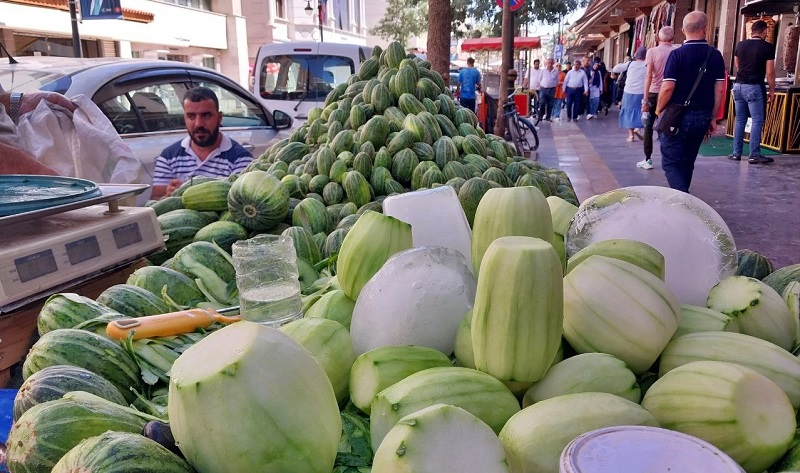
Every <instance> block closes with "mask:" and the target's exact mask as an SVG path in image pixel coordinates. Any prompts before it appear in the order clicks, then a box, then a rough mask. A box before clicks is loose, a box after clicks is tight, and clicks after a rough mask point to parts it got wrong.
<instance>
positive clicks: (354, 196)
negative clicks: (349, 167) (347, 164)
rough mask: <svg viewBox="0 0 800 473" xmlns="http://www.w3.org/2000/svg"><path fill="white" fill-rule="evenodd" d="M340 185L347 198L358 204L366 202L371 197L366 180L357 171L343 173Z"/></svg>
mask: <svg viewBox="0 0 800 473" xmlns="http://www.w3.org/2000/svg"><path fill="white" fill-rule="evenodd" d="M342 187H343V188H344V193H345V194H346V195H347V199H348V200H349V201H350V202H353V203H354V204H356V205H358V206H362V205H364V204H366V203H367V202H369V201H370V200H371V198H372V195H371V194H372V192H371V190H370V187H369V184H368V183H367V180H366V179H365V178H364V175H363V174H361V173H360V172H358V171H350V172H348V173H347V174H345V176H344V180H343V181H342Z"/></svg>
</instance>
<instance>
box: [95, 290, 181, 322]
mask: <svg viewBox="0 0 800 473" xmlns="http://www.w3.org/2000/svg"><path fill="white" fill-rule="evenodd" d="M97 303H98V304H102V305H104V306H106V307H109V308H110V309H112V310H114V311H116V312H119V313H120V314H123V315H125V316H128V317H144V316H146V315H158V314H166V313H167V312H170V308H169V306H168V305H167V303H166V302H164V300H163V299H161V293H160V292H159V294H158V295H156V294H153V293H152V292H150V291H148V290H147V289H143V288H141V287H139V286H134V285H133V284H115V285H113V286H111V287H109V288H107V289H106V290H105V291H103V292H101V293H100V295H98V296H97Z"/></svg>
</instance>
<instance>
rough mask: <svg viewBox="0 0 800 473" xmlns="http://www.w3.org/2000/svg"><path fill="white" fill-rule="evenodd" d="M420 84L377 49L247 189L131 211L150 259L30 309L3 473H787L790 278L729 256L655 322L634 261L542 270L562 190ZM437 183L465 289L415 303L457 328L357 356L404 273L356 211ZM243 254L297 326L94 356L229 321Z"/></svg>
mask: <svg viewBox="0 0 800 473" xmlns="http://www.w3.org/2000/svg"><path fill="white" fill-rule="evenodd" d="M370 61H372V62H370ZM427 67H428V65H427V64H426V63H425V62H424V61H420V60H418V59H413V58H407V57H405V55H404V54H403V51H402V48H400V47H399V45H397V44H393V45H391V46H389V47H388V48H387V50H386V51H379V50H378V51H376V54H375V56H374V57H373V58H372V59H370V60H369V61H367V63H366V64H365V65H364V66H363V67H362V70H361V71H360V72H359V76H354V78H352V79H351V81H350V82H351V83H350V84H344V85H342V86H340V88H339V89H337V90H336V91H334V92H333V93H332V94H331V96H330V97H329V99H328V105H327V106H326V108H325V109H324V110H316V111H314V112H312V113H311V114H310V116H311V119H310V120H309V122H308V123H307V124H305V125H303V126H302V127H300V128H299V129H297V130H296V131H294V132H293V134H292V136H291V137H290V138H289V139H287V140H285V141H283V142H281V143H278V144H277V145H275V146H274V147H273V148H271V149H270V150H269V151H268V152H267V153H265V155H264V156H261V157H259V158H258V159H257V160H255V161H254V162H253V164H252V165H251V166H250V168H248V170H247V172H244V173H242V174H241V175H239V176H231V177H230V179H196V180H192V181H191V182H188V183H186V184H185V185H184V186H182V187H181V188H180V189H179V190H178V191H177V192H176V193H175V194H174V195H173V196H170V197H168V198H166V199H162V200H160V201H158V202H154V203H152V204H151V205H152V207H153V208H154V209H155V210H156V213H157V214H158V221H159V224H160V226H161V228H162V230H163V232H164V233H165V234H166V235H168V236H169V239H168V241H167V249H166V250H165V251H163V252H162V253H159V254H157V255H153V256H152V257H151V258H150V259H151V260H152V262H153V263H154V264H152V265H149V266H145V267H142V268H139V269H137V270H136V271H135V272H134V273H133V274H132V275H131V276H130V278H129V279H128V280H127V281H126V283H125V284H118V285H115V286H112V287H109V288H107V289H106V290H105V291H104V292H103V293H102V294H100V296H99V297H97V299H96V300H93V299H90V298H87V297H84V296H80V295H77V294H68V293H61V294H55V295H53V296H51V297H50V298H49V299H48V300H47V301H46V303H45V305H44V308H43V309H42V311H41V313H40V314H39V319H38V330H39V335H40V338H39V339H38V341H37V342H36V343H35V344H34V345H33V347H32V348H31V350H30V352H29V354H28V355H27V357H26V359H25V362H24V364H23V367H22V374H23V377H24V378H25V380H24V383H23V385H22V387H21V388H20V390H19V392H18V395H17V397H16V399H15V403H14V420H15V423H14V425H13V427H12V430H11V433H10V435H9V439H8V442H7V447H8V450H7V462H8V466H9V467H10V469H11V471H13V472H14V473H47V472H54V473H62V472H63V473H67V472H73V471H87V472H89V471H91V472H93V473H101V472H102V473H117V472H119V473H123V472H124V473H136V472H139V471H141V472H154V473H160V472H193V471H197V472H200V473H205V472H209V473H216V472H228V471H243V472H244V471H248V472H249V471H265V472H280V473H292V472H298V473H300V472H302V473H317V472H319V473H329V472H331V473H369V472H372V473H386V472H397V471H413V472H424V471H436V472H448V471H453V472H459V473H463V472H468V473H469V472H476V473H478V472H480V473H494V472H498V473H506V472H511V473H518V472H546V473H556V472H557V471H558V465H559V456H560V455H561V452H562V451H563V449H564V447H565V446H566V445H567V444H568V443H569V442H571V441H572V440H573V439H575V438H576V437H578V436H580V435H582V434H584V433H586V432H589V431H593V430H594V429H598V428H603V427H609V426H619V425H637V426H646V427H662V428H666V429H670V430H673V431H676V432H681V433H684V434H688V435H693V436H696V437H698V438H701V439H703V440H706V441H707V442H709V443H711V444H713V445H714V446H716V447H717V448H719V449H720V450H722V451H723V452H724V453H725V454H727V455H728V456H730V457H731V458H732V459H733V460H735V461H736V462H737V463H739V464H740V465H741V466H742V468H743V469H744V470H745V471H746V472H747V473H760V472H762V471H765V470H767V469H768V468H769V470H770V472H771V473H773V472H775V473H777V472H781V473H785V472H790V471H798V470H797V468H798V466H800V447H798V446H797V443H798V442H797V441H795V439H794V436H795V430H796V427H797V423H796V420H795V419H796V415H797V410H798V408H800V359H798V357H797V356H796V354H797V351H798V350H799V349H800V264H795V265H793V266H787V267H784V268H780V269H777V270H774V268H773V267H772V265H771V263H770V262H769V260H768V259H766V258H765V257H764V256H762V255H760V254H758V253H754V252H750V251H747V250H740V251H739V255H738V256H739V260H738V272H737V274H736V275H733V276H730V277H727V278H725V279H723V280H722V281H720V282H719V284H717V285H716V286H714V287H713V288H712V289H711V291H710V293H709V295H708V299H707V303H706V305H705V306H704V307H699V306H689V305H680V304H679V303H678V301H677V298H676V297H675V295H674V294H673V292H672V291H671V289H670V287H669V286H668V285H667V283H666V282H665V281H664V278H665V276H664V275H665V261H664V257H663V255H661V254H660V253H659V252H658V251H657V250H656V249H655V248H653V247H652V246H650V245H647V244H645V243H642V242H639V241H633V240H605V241H600V242H597V243H594V244H592V245H589V246H587V247H585V248H583V249H581V250H580V251H577V252H576V253H574V254H569V255H568V254H566V252H565V245H564V237H565V235H568V231H569V230H570V227H571V225H572V224H573V216H574V215H575V214H576V212H577V211H578V210H579V209H578V207H576V205H575V204H577V201H576V199H575V196H574V193H573V192H572V189H571V187H570V185H569V181H568V179H566V176H565V175H564V174H563V173H561V172H560V171H555V170H550V169H546V168H544V167H542V166H540V165H539V164H537V163H535V162H533V161H529V160H525V159H522V158H521V157H515V156H513V155H512V153H510V151H511V150H510V149H509V147H508V145H507V144H506V143H505V142H504V141H503V140H502V139H500V138H498V137H493V136H492V135H484V134H483V133H482V132H481V131H480V129H479V128H476V127H475V126H474V123H475V121H474V115H473V114H472V113H471V112H467V111H465V110H464V109H461V108H458V107H457V106H455V104H454V103H453V101H452V99H451V98H450V97H449V95H448V94H447V92H446V91H444V88H443V87H442V86H440V84H439V81H438V80H437V79H436V77H438V76H437V75H436V74H432V73H430V72H423V71H428V69H427ZM387 76H389V77H388V79H387ZM384 80H385V83H384ZM412 84H413V87H412ZM351 88H352V89H351ZM348 91H349V92H348ZM443 91H444V92H443ZM365 92H366V93H365ZM398 92H399V93H398ZM355 110H358V111H355ZM379 110H380V111H381V112H380V113H379V112H378V111H379ZM398 112H399V113H398ZM434 112H436V113H434ZM393 115H395V116H393ZM431 117H432V120H433V121H431ZM451 127H452V128H451ZM454 130H455V131H454ZM437 131H438V133H440V135H438V134H436V133H437ZM450 135H453V136H450ZM373 140H374V141H373ZM438 185H449V186H453V187H454V188H455V189H456V190H457V192H458V196H459V199H460V201H461V203H462V207H463V209H464V212H465V214H466V215H467V217H468V220H469V223H470V225H471V227H472V240H471V248H470V249H471V257H472V265H473V267H472V274H470V275H469V276H470V277H472V278H474V281H471V283H470V284H465V285H464V286H463V288H462V289H463V290H462V291H460V292H461V293H459V294H454V293H452V292H453V291H450V292H448V290H445V289H441V288H437V287H436V285H435V284H431V285H430V286H431V287H426V288H425V290H426V292H433V293H436V291H441V293H438V294H436V297H440V298H448V297H460V298H463V297H464V294H463V293H469V296H468V298H469V299H470V305H471V307H472V308H471V310H468V311H467V312H466V313H464V314H463V315H462V314H461V313H460V312H459V313H458V314H457V315H458V316H459V318H456V319H452V318H450V317H441V318H439V319H435V320H430V321H426V323H425V324H422V325H420V324H415V323H414V317H415V305H414V302H418V301H413V300H409V301H408V302H409V303H408V307H407V308H406V310H405V311H404V312H403V311H394V310H393V311H392V312H393V314H392V316H393V317H395V316H396V317H397V318H396V319H392V320H388V321H386V322H388V323H387V324H386V325H385V326H386V327H388V328H386V330H394V331H396V332H397V333H398V334H400V335H401V336H402V337H400V338H402V339H403V340H406V341H407V343H402V344H391V343H389V344H384V345H381V346H379V347H377V348H370V349H368V350H361V349H360V348H359V344H358V343H356V340H357V339H358V338H359V337H362V338H363V337H366V338H370V335H371V334H370V333H369V330H367V331H366V332H365V331H364V329H363V325H361V327H362V328H361V329H359V324H358V321H359V320H360V319H363V318H364V317H369V318H379V317H382V318H384V319H386V317H385V314H382V313H376V312H381V311H380V310H378V311H373V312H369V311H366V310H365V309H364V307H365V306H366V305H365V300H366V299H368V298H380V297H381V292H382V290H383V288H381V287H378V288H373V287H369V286H370V281H374V280H376V279H377V278H375V276H376V275H377V274H378V273H379V272H380V271H381V270H382V268H385V267H386V266H387V262H388V261H390V260H391V259H393V258H400V257H402V256H404V255H406V254H408V253H409V252H415V251H426V249H425V248H412V246H413V239H412V234H411V226H410V225H409V224H407V223H405V222H402V221H400V220H398V219H395V218H392V217H390V216H387V215H384V214H382V213H381V201H382V198H383V197H385V196H388V195H390V194H394V193H400V192H407V191H410V190H418V189H423V188H432V187H435V186H438ZM431 212H434V213H435V212H436V209H431ZM259 233H277V234H281V233H285V234H288V235H291V236H292V239H293V241H294V244H295V248H296V250H297V254H298V268H299V270H300V278H301V281H300V282H301V289H302V294H303V317H302V318H300V319H298V320H294V321H292V322H290V323H288V324H285V325H283V326H281V327H280V328H277V329H276V328H270V327H265V326H262V325H258V324H255V323H252V322H246V321H242V322H237V323H233V324H231V325H229V326H227V327H222V326H221V325H219V324H213V325H211V326H209V327H207V328H205V329H202V330H198V331H197V332H194V333H187V334H182V335H178V336H172V337H158V338H151V339H138V340H134V339H132V338H128V339H126V340H122V341H117V340H113V339H111V338H110V337H109V336H108V334H107V333H106V330H105V328H106V325H107V324H108V322H109V321H113V320H116V319H120V318H125V317H131V318H137V317H142V316H147V315H155V314H160V313H165V312H171V311H175V310H183V309H190V308H195V307H203V308H205V307H217V308H218V307H224V306H230V305H235V304H236V303H237V301H238V292H237V289H236V281H235V277H236V274H235V269H234V267H233V264H232V261H231V255H230V250H231V245H232V244H233V243H234V242H236V241H238V240H242V239H247V238H249V237H251V236H253V235H256V234H259ZM392 284H393V285H396V286H400V285H403V284H408V285H410V286H411V287H410V288H409V289H410V292H411V293H413V291H418V292H423V291H419V289H422V288H419V286H418V285H417V286H414V284H413V283H412V282H409V281H400V280H397V281H392ZM368 287H369V289H368V290H367V289H365V288H368ZM468 287H471V288H472V289H468ZM376 289H377V290H376ZM388 289H389V288H386V290H385V291H383V292H388ZM455 292H459V291H455ZM365 293H367V295H366V296H365V295H364V294H365ZM473 296H474V297H473ZM373 302H374V301H373ZM372 306H373V307H374V306H375V304H374V303H373V304H372ZM392 309H395V308H392ZM401 312H402V313H401ZM445 318H446V319H447V320H444V319H445ZM401 332H402V333H401ZM432 333H436V334H447V335H446V336H447V337H449V339H448V340H446V342H447V343H446V344H443V345H442V346H448V347H453V349H452V350H450V349H449V348H448V349H446V350H445V349H441V350H440V349H435V347H431V346H430V345H429V344H426V343H425V342H424V340H428V339H429V337H430V335H431V334H432ZM381 335H384V334H381ZM373 338H378V337H373ZM381 339H391V337H383V336H382V337H381ZM437 346H438V345H437ZM442 350H444V351H442ZM360 351H363V352H360ZM445 351H447V352H445ZM451 351H452V352H451ZM701 469H702V467H698V470H697V471H700V470H701Z"/></svg>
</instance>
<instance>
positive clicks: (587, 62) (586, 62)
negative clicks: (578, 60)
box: [583, 57, 592, 67]
mask: <svg viewBox="0 0 800 473" xmlns="http://www.w3.org/2000/svg"><path fill="white" fill-rule="evenodd" d="M591 65H592V60H591V59H589V58H588V57H585V58H583V67H589V66H591Z"/></svg>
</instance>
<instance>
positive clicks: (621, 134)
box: [538, 108, 800, 268]
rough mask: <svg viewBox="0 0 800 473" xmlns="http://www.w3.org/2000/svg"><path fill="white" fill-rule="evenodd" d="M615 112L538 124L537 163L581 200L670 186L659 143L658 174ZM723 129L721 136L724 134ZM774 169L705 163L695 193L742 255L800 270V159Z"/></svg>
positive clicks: (715, 159)
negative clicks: (560, 175) (567, 182)
mask: <svg viewBox="0 0 800 473" xmlns="http://www.w3.org/2000/svg"><path fill="white" fill-rule="evenodd" d="M618 114H619V111H618V109H617V108H612V110H611V111H610V113H609V114H608V115H603V114H601V115H600V116H599V117H597V118H595V119H592V120H586V118H585V116H582V117H581V118H580V119H579V120H578V121H577V122H567V121H565V120H561V121H553V122H542V123H540V125H539V139H540V146H539V153H538V160H539V161H540V162H541V163H542V164H544V165H546V166H550V167H558V168H560V169H563V170H564V171H566V172H567V174H568V175H569V176H570V179H571V180H572V183H573V185H574V187H575V192H576V193H577V195H578V198H579V199H580V200H581V201H583V200H584V199H586V198H587V197H590V196H592V195H595V194H599V193H603V192H606V191H609V190H612V189H616V188H618V187H627V186H643V185H650V186H665V187H666V186H667V180H666V178H665V177H664V171H663V170H662V169H661V154H660V152H659V149H658V148H659V145H658V141H656V142H655V143H654V148H655V149H654V152H653V164H654V169H652V170H644V169H639V168H637V167H636V163H637V162H638V161H641V160H642V159H644V151H643V146H642V145H643V143H642V141H640V140H638V139H637V140H636V141H634V142H628V141H626V138H627V136H628V134H627V131H626V130H624V129H621V128H619V126H618V121H617V120H618ZM724 130H725V122H722V123H721V124H720V125H719V128H718V131H717V133H718V134H719V135H724V133H725V131H724ZM773 157H774V158H775V162H774V163H770V164H766V165H756V164H749V163H748V162H747V160H746V159H744V160H742V161H739V162H736V161H731V160H729V159H727V158H726V156H699V157H698V158H697V162H696V164H695V172H694V177H693V180H692V186H691V189H690V191H691V193H692V194H693V195H694V196H696V197H698V198H700V199H702V200H703V201H704V202H706V203H707V204H709V205H710V206H711V207H712V208H713V209H714V210H716V211H717V212H718V213H719V214H720V215H721V216H722V218H723V219H724V220H725V222H726V223H727V224H728V227H729V228H730V230H731V232H732V233H733V237H734V241H735V242H736V246H737V248H749V249H752V250H754V251H758V252H760V253H763V254H764V255H766V256H767V257H768V258H770V260H772V262H773V264H774V265H775V267H776V268H778V267H782V266H786V265H789V264H794V263H800V155H777V156H773Z"/></svg>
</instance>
